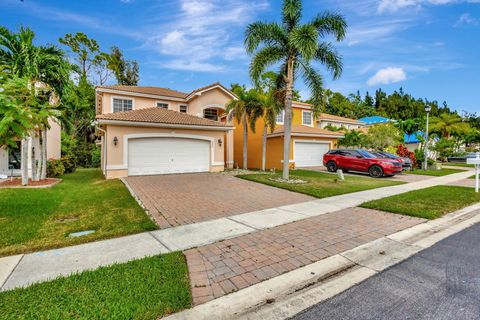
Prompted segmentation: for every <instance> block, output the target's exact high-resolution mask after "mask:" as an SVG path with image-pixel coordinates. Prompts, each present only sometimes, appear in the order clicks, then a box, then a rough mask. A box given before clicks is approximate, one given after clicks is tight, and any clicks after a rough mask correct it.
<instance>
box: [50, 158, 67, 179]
mask: <svg viewBox="0 0 480 320" xmlns="http://www.w3.org/2000/svg"><path fill="white" fill-rule="evenodd" d="M64 173H65V167H64V166H63V163H62V161H61V160H55V159H50V160H48V161H47V177H49V178H56V177H59V176H61V175H63V174H64Z"/></svg>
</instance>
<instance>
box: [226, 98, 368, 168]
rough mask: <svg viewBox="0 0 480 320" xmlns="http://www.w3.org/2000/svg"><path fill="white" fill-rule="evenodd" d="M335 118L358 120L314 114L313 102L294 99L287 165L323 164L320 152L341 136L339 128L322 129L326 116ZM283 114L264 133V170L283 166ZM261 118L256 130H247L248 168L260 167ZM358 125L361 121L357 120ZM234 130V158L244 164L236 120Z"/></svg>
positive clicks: (330, 146)
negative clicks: (315, 115)
mask: <svg viewBox="0 0 480 320" xmlns="http://www.w3.org/2000/svg"><path fill="white" fill-rule="evenodd" d="M327 116H328V117H331V118H335V120H336V122H337V123H343V124H344V126H346V125H352V126H353V125H357V121H355V120H352V119H348V118H342V117H338V116H333V115H328V114H325V113H323V114H320V115H319V116H318V117H314V116H313V111H312V105H311V104H308V103H304V102H293V105H292V134H291V139H290V159H289V162H290V166H291V167H296V168H299V167H316V166H323V155H324V154H325V153H326V152H327V151H328V150H330V149H333V148H336V147H337V141H338V139H339V138H342V137H343V136H344V133H343V132H342V131H331V130H327V129H324V127H325V125H324V123H325V122H324V119H325V118H326V117H327ZM283 118H284V114H283V113H281V114H279V115H278V116H277V119H276V123H277V125H276V128H275V130H274V131H273V132H270V131H269V132H268V134H267V146H266V169H277V170H280V169H282V166H283V136H284V127H283ZM342 121H343V122H342ZM264 125H265V123H264V121H263V119H259V120H258V121H257V123H256V126H255V132H252V130H250V129H249V132H248V159H247V161H248V167H249V168H261V166H262V135H263V128H264ZM359 125H360V123H359ZM235 126H236V130H235V131H234V159H235V163H236V164H237V165H238V166H239V167H242V166H243V150H242V146H243V133H242V129H241V124H239V123H237V122H235Z"/></svg>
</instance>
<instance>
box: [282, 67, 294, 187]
mask: <svg viewBox="0 0 480 320" xmlns="http://www.w3.org/2000/svg"><path fill="white" fill-rule="evenodd" d="M293 66H294V60H293V59H288V62H287V86H286V92H285V106H284V109H285V119H284V120H283V173H282V177H283V179H285V180H288V179H289V177H290V175H289V170H290V168H289V164H290V137H291V135H292V97H293Z"/></svg>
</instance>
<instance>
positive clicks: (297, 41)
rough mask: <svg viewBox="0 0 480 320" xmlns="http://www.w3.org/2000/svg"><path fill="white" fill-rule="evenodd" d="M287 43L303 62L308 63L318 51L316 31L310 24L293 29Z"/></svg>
mask: <svg viewBox="0 0 480 320" xmlns="http://www.w3.org/2000/svg"><path fill="white" fill-rule="evenodd" d="M288 43H289V44H290V47H292V48H295V50H296V51H297V52H298V53H299V54H300V55H301V57H302V58H303V59H304V60H305V61H310V60H311V59H313V58H314V57H315V53H316V52H317V49H318V31H317V29H315V27H314V26H313V25H311V24H305V25H303V26H300V27H295V28H294V29H293V30H292V31H291V32H290V34H289V36H288Z"/></svg>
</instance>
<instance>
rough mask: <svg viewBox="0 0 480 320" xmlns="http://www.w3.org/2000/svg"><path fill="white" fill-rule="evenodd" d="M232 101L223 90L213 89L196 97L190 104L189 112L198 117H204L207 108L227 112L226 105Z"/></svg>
mask: <svg viewBox="0 0 480 320" xmlns="http://www.w3.org/2000/svg"><path fill="white" fill-rule="evenodd" d="M230 100H232V97H230V96H229V95H227V94H226V93H225V92H224V91H223V90H220V89H212V90H209V91H206V92H204V93H202V95H199V96H196V97H194V98H193V99H192V100H190V101H189V103H188V109H189V110H188V111H189V113H190V114H193V115H196V116H199V117H201V116H203V109H205V108H219V109H222V110H225V105H226V104H227V103H228V102H229V101H230Z"/></svg>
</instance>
